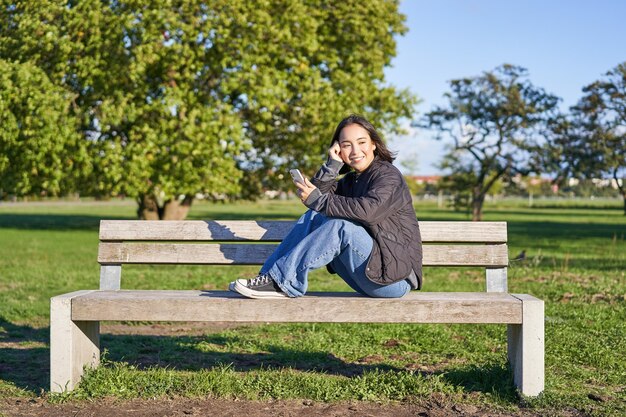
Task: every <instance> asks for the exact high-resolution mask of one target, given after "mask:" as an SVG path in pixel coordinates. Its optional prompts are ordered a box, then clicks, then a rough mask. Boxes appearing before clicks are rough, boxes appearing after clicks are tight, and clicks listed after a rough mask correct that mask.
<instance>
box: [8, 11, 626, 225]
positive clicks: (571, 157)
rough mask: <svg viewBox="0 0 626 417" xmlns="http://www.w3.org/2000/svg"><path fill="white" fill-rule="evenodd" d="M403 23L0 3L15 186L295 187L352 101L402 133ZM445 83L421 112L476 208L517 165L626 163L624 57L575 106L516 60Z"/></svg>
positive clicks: (164, 199) (169, 191) (127, 189)
mask: <svg viewBox="0 0 626 417" xmlns="http://www.w3.org/2000/svg"><path fill="white" fill-rule="evenodd" d="M355 10H356V11H358V13H355ZM406 30H407V29H406V27H405V26H404V16H403V15H402V14H400V13H399V11H398V2H397V0H376V1H370V2H360V1H357V0H347V1H343V2H333V1H329V0H310V1H307V2H294V1H291V0H262V1H260V2H248V1H245V0H216V1H212V2H205V1H200V0H184V1H183V0H178V1H176V0H165V1H162V2H152V1H149V0H115V1H114V0H110V1H102V0H80V1H78V0H74V1H71V0H70V1H67V0H66V1H61V0H42V1H38V2H26V1H15V0H13V1H11V0H0V198H6V197H7V196H9V195H14V196H29V195H46V196H61V195H67V194H71V193H80V194H82V195H91V196H97V197H102V198H107V197H111V196H118V195H124V196H129V197H133V198H135V199H136V200H137V202H138V214H139V217H140V218H147V219H156V218H161V219H173V218H181V217H184V216H185V214H186V211H187V210H188V209H189V206H190V205H191V203H192V201H193V198H194V196H195V195H197V194H202V195H209V196H218V195H228V196H238V197H243V198H254V197H255V196H258V195H259V194H260V193H261V192H262V191H263V190H264V189H281V188H283V187H285V186H289V185H290V184H289V181H288V180H287V179H286V178H287V177H286V176H285V172H286V171H287V170H288V169H289V168H291V167H299V168H301V169H302V170H303V171H304V172H305V173H307V174H309V175H311V174H312V173H313V172H314V170H315V169H316V168H317V167H318V166H319V163H320V161H321V160H322V159H323V158H324V154H325V152H326V148H327V146H328V145H329V143H328V141H329V138H330V136H331V134H332V130H333V128H334V127H335V125H336V123H337V122H338V119H340V118H341V117H343V116H344V115H346V114H348V113H352V112H356V113H361V114H363V115H365V116H366V117H368V118H369V119H371V120H372V121H373V122H374V124H375V125H377V126H380V127H382V130H383V132H385V133H387V134H393V133H400V132H401V128H400V124H399V120H401V119H402V118H411V119H414V118H415V116H416V114H415V104H416V103H417V99H416V97H415V96H414V95H413V94H411V93H410V92H409V91H407V90H399V89H396V88H394V87H393V86H389V85H387V84H386V83H385V77H384V72H383V71H384V68H385V67H386V66H388V65H389V64H390V61H391V58H392V57H393V56H394V55H395V40H394V38H395V37H397V36H401V35H402V34H404V33H405V32H406ZM446 97H447V99H448V104H447V105H446V106H440V107H436V108H434V109H432V110H431V111H429V112H427V113H426V114H425V115H424V116H423V117H421V118H420V119H418V121H417V122H416V125H418V126H422V127H426V128H429V129H433V130H435V131H437V132H438V133H439V137H441V138H444V139H447V140H448V141H449V143H450V146H449V151H448V153H447V154H446V155H445V157H444V159H443V161H442V163H441V166H442V168H444V169H445V171H446V173H447V175H446V186H447V187H448V188H450V189H451V190H456V191H458V192H463V193H466V194H467V195H468V196H469V200H468V201H469V204H470V205H471V211H472V215H473V218H474V219H475V220H479V219H480V218H481V216H482V206H483V202H484V199H485V196H486V195H487V193H488V192H489V191H490V190H493V187H497V184H499V182H501V181H502V180H505V179H507V178H512V177H513V176H515V175H517V174H522V175H528V174H531V173H547V174H552V175H554V177H555V181H564V180H565V179H566V178H568V177H569V176H573V175H575V176H580V177H583V178H591V177H596V176H598V177H607V176H609V177H612V178H614V179H616V180H617V179H620V178H621V179H623V177H624V172H625V165H626V162H625V159H626V155H625V152H626V151H625V149H626V144H625V139H624V137H625V134H626V128H625V124H626V63H623V64H620V65H618V66H617V67H615V68H614V69H612V70H610V71H609V72H608V73H607V74H606V75H604V76H603V77H602V78H601V79H599V80H598V81H595V82H593V83H591V84H590V85H588V86H586V87H584V88H583V97H582V98H581V99H580V101H579V103H578V104H577V105H576V106H573V107H572V108H571V109H570V111H569V112H568V113H566V114H563V113H561V112H560V111H559V109H558V103H559V100H560V99H559V98H558V97H556V96H555V95H553V94H550V93H548V92H546V91H545V90H544V89H542V88H540V87H537V86H534V85H533V84H532V83H531V82H530V81H529V78H528V72H527V71H526V70H525V69H524V68H522V67H518V66H514V65H508V64H505V65H502V66H500V67H498V68H496V69H494V70H491V71H487V72H484V73H483V74H481V75H479V76H475V77H468V78H461V79H457V80H452V81H450V91H449V92H448V93H447V94H446ZM624 185H625V184H624V182H623V181H622V182H621V184H620V192H621V194H622V196H623V198H624V211H625V214H626V191H625V189H624Z"/></svg>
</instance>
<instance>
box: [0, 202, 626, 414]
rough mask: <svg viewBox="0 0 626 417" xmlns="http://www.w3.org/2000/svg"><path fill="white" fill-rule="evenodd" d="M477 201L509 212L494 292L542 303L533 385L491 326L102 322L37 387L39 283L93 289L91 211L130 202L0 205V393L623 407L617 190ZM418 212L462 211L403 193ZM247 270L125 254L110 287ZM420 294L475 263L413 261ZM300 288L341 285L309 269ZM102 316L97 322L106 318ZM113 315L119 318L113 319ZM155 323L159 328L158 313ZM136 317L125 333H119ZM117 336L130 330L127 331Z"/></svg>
mask: <svg viewBox="0 0 626 417" xmlns="http://www.w3.org/2000/svg"><path fill="white" fill-rule="evenodd" d="M525 203H526V202H524V201H522V200H520V201H519V202H513V203H511V202H506V203H504V202H503V203H492V204H490V205H487V207H486V211H485V220H504V221H507V222H508V224H509V242H510V253H509V255H510V257H511V258H514V257H515V255H517V254H518V253H519V252H521V251H522V250H525V253H526V259H525V260H523V261H512V262H511V266H510V269H509V290H510V291H511V292H516V293H530V294H533V295H535V296H537V297H539V298H542V299H543V300H545V302H546V390H545V392H544V394H543V395H542V396H540V397H539V398H537V399H532V400H531V399H524V398H521V399H520V398H519V397H517V395H516V394H515V391H514V389H513V385H512V381H511V375H510V373H509V372H508V370H507V365H506V327H505V326H500V325H480V326H479V325H472V326H467V325H396V324H394V325H372V324H288V325H287V324H272V325H254V326H238V327H225V328H212V327H207V328H198V327H193V326H191V327H189V331H185V328H184V327H183V328H180V327H179V328H177V329H175V330H174V331H173V330H171V329H170V330H169V331H167V332H169V333H168V334H169V335H168V336H162V335H154V334H150V332H144V331H143V329H145V328H146V327H150V325H149V324H145V323H142V324H128V325H124V326H120V325H119V324H109V325H107V326H108V327H107V326H105V334H103V337H102V346H103V347H104V348H105V349H106V353H105V357H104V361H103V362H104V366H102V367H100V368H99V369H97V370H95V371H92V372H89V373H88V375H87V376H86V378H85V379H84V381H83V383H82V384H81V386H80V387H79V389H77V390H75V391H74V392H73V393H72V394H69V395H50V394H49V393H47V389H48V386H47V384H48V366H49V359H48V355H49V349H48V309H49V298H50V297H51V296H53V295H57V294H61V293H65V292H70V291H74V290H78V289H91V288H97V286H98V280H99V267H98V264H97V262H96V253H97V245H98V236H97V231H98V223H99V220H100V219H103V218H108V219H110V218H116V219H132V218H133V217H134V211H135V206H134V204H133V203H132V202H130V201H112V202H81V203H77V202H58V203H32V204H0V398H2V397H15V396H23V397H44V398H46V399H48V400H49V401H53V402H58V401H82V400H84V399H95V398H100V397H107V396H117V397H119V398H134V397H142V398H152V397H163V396H186V397H194V396H207V395H208V396H213V397H223V398H249V399H270V398H275V399H287V398H302V399H312V400H317V401H336V400H344V399H352V400H375V401H397V400H401V401H415V402H419V401H420V400H423V399H425V398H428V397H429V396H431V395H432V394H433V393H438V395H441V396H443V398H446V399H448V400H450V401H455V402H466V403H474V404H481V405H487V406H489V407H493V408H494V409H498V410H519V409H520V408H530V409H534V410H537V411H538V412H541V413H543V414H554V415H559V414H561V413H565V412H566V410H572V409H576V410H578V411H580V412H582V413H586V414H590V415H598V416H600V415H615V416H617V415H623V414H624V413H626V406H625V403H626V323H625V319H626V279H625V271H626V242H625V240H624V236H625V235H626V217H625V216H624V215H623V214H622V209H621V202H620V201H614V202H608V203H606V204H605V203H602V204H600V203H597V202H596V203H594V204H593V205H584V206H581V205H579V206H576V205H570V206H567V205H563V204H559V205H554V204H552V205H549V203H545V204H543V205H542V202H540V201H535V202H534V206H533V207H532V208H528V207H527V206H526V205H525ZM416 209H417V212H418V217H419V219H420V220H465V219H466V216H465V215H464V214H462V213H455V212H453V211H450V210H448V209H438V208H437V207H436V205H435V204H432V203H418V204H417V205H416ZM302 210H303V209H302V206H301V205H299V203H298V202H293V201H261V202H257V203H237V204H230V203H227V204H226V203H225V204H222V203H217V204H210V203H198V204H195V205H194V206H193V208H192V211H191V213H190V216H189V217H190V218H193V219H294V218H296V217H297V216H298V215H299V214H300V213H301V212H302ZM255 269H256V268H254V267H218V266H202V267H201V266H190V267H181V266H177V267H174V266H160V267H153V266H135V267H128V268H127V267H125V271H124V274H123V281H124V282H123V284H122V285H123V287H124V288H129V289H130V288H162V289H166V288H176V289H212V288H221V289H225V288H226V286H227V284H228V282H229V281H231V280H233V279H235V278H237V277H242V276H246V275H250V274H253V273H254V272H255ZM424 289H425V290H427V291H479V290H483V289H484V272H483V271H481V270H479V269H476V270H473V269H470V270H467V269H463V270H455V269H452V268H451V269H446V270H444V269H426V270H425V278H424ZM310 290H311V291H324V290H347V286H345V285H344V284H342V283H341V282H340V281H339V280H338V279H337V278H336V277H333V276H331V275H329V274H327V273H326V272H325V271H316V272H315V273H314V274H313V277H312V278H311V286H310ZM107 328H108V329H113V330H112V331H110V332H108V333H107V332H106V329H107ZM120 328H124V329H125V330H124V331H119V329H120ZM162 328H163V329H167V328H168V327H167V325H163V326H162ZM135 330H136V331H135ZM128 333H138V334H135V335H129V334H128Z"/></svg>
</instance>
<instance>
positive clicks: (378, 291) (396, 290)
mask: <svg viewBox="0 0 626 417" xmlns="http://www.w3.org/2000/svg"><path fill="white" fill-rule="evenodd" d="M362 290H363V291H364V292H365V293H366V294H367V295H368V296H369V297H372V298H402V297H404V296H405V295H406V294H407V293H408V292H409V291H411V286H410V285H409V284H408V283H407V282H406V281H401V282H398V283H395V284H390V285H384V286H377V287H370V288H363V289H362Z"/></svg>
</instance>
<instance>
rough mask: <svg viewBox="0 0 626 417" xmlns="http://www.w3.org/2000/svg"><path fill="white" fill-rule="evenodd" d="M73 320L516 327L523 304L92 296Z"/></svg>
mask: <svg viewBox="0 0 626 417" xmlns="http://www.w3.org/2000/svg"><path fill="white" fill-rule="evenodd" d="M72 320H81V321H82V320H84V321H97V320H112V321H117V320H121V321H123V320H130V321H135V320H138V321H210V322H216V321H230V322H329V323H331V322H333V323H334V322H347V323H372V322H374V323H508V324H519V323H522V301H521V300H519V299H518V298H516V297H514V296H512V295H510V294H503V293H483V292H480V293H449V292H445V293H428V292H419V293H418V292H412V293H409V294H407V295H406V296H405V297H403V298H399V299H379V298H369V297H362V296H360V295H358V294H355V293H328V292H324V293H307V295H306V296H304V297H301V298H296V299H265V300H251V299H246V298H243V297H242V296H240V295H238V294H235V293H232V292H229V291H168V290H143V291H131V290H120V291H95V292H91V293H89V294H86V295H84V296H79V297H75V298H74V299H73V300H72Z"/></svg>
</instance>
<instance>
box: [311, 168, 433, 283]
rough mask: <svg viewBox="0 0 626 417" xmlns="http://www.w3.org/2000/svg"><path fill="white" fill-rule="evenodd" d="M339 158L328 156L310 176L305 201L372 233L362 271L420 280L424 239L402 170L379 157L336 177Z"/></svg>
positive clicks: (379, 279)
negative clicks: (360, 169)
mask: <svg viewBox="0 0 626 417" xmlns="http://www.w3.org/2000/svg"><path fill="white" fill-rule="evenodd" d="M342 165H343V164H342V163H341V162H339V161H334V160H332V159H329V161H328V162H327V163H326V164H324V165H323V166H322V168H321V169H320V170H319V171H318V172H317V174H316V175H315V176H314V177H313V178H312V179H311V182H312V183H313V184H314V185H315V186H316V187H317V188H318V191H315V192H313V193H311V194H310V195H309V197H308V198H307V200H306V201H305V204H306V206H307V207H309V208H310V209H312V210H315V211H318V212H320V213H323V214H325V215H326V216H329V217H339V218H343V219H349V220H353V221H357V222H359V223H361V224H362V225H363V227H365V229H366V230H367V231H368V232H369V234H370V235H371V236H372V238H373V239H374V247H373V249H372V253H371V256H370V258H369V260H368V264H367V269H366V275H367V277H368V278H369V279H370V280H371V281H373V282H376V283H378V284H383V285H385V284H391V283H394V282H397V281H400V280H403V279H407V278H409V281H410V282H411V284H412V285H411V286H412V287H413V288H414V289H420V288H421V285H422V239H421V236H420V229H419V224H418V222H417V218H416V215H415V210H414V208H413V202H412V199H411V193H410V192H409V189H408V186H407V185H406V182H405V181H404V178H403V177H402V174H401V173H400V171H399V170H398V169H397V168H396V167H395V166H393V165H392V164H391V163H389V162H385V161H382V160H380V159H379V158H378V157H376V158H375V159H374V161H372V163H371V165H370V166H369V167H368V168H367V169H366V170H365V171H364V172H362V173H361V174H359V175H358V176H357V174H356V173H355V172H350V173H348V174H346V176H344V177H343V178H342V179H341V180H339V181H336V177H337V175H338V173H339V170H340V169H341V167H342Z"/></svg>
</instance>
